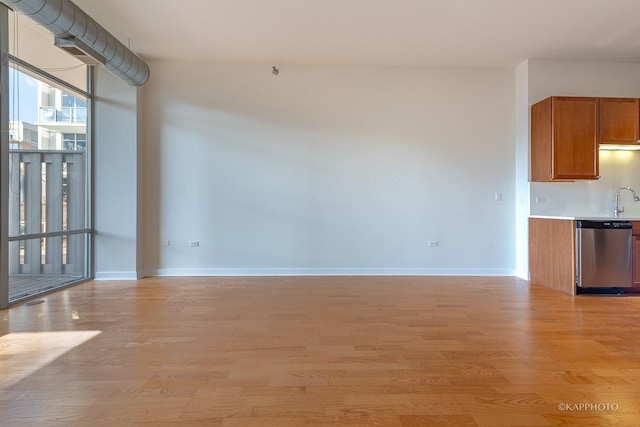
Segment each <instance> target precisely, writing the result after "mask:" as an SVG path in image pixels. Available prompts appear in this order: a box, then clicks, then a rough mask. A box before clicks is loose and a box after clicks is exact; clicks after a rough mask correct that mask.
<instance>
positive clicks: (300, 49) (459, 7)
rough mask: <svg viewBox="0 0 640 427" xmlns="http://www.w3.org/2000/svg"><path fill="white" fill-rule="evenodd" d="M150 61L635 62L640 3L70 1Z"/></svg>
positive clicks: (601, 0) (639, 34)
mask: <svg viewBox="0 0 640 427" xmlns="http://www.w3.org/2000/svg"><path fill="white" fill-rule="evenodd" d="M73 1H74V2H75V3H76V4H77V5H78V6H80V7H81V8H82V9H83V10H85V11H86V12H88V13H89V14H90V15H91V16H93V17H94V19H96V20H97V21H98V22H99V23H100V24H102V25H103V26H104V27H105V28H106V29H107V30H108V31H110V32H111V33H112V34H113V35H114V36H116V37H118V38H119V39H120V40H121V41H122V42H123V43H125V44H130V46H131V49H132V50H134V51H135V52H138V53H139V54H141V55H142V56H144V57H146V58H149V59H192V58H198V59H204V60H213V61H229V62H256V63H273V64H283V63H300V64H354V65H389V66H514V65H517V64H518V63H520V62H521V61H523V60H525V59H527V58H536V59H567V60H598V61H625V62H640V0H172V1H169V0H101V1H96V0H73Z"/></svg>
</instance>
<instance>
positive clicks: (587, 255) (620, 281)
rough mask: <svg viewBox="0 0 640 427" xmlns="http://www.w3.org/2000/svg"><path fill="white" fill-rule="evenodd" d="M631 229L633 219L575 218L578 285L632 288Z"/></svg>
mask: <svg viewBox="0 0 640 427" xmlns="http://www.w3.org/2000/svg"><path fill="white" fill-rule="evenodd" d="M631 228H632V227H631V222H630V221H576V284H577V285H578V286H579V287H581V288H628V287H631V285H632V279H631V262H632V261H631Z"/></svg>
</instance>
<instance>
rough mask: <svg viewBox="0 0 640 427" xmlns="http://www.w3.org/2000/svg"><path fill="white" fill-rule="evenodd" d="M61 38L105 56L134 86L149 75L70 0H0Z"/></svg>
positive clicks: (144, 65) (109, 65)
mask: <svg viewBox="0 0 640 427" xmlns="http://www.w3.org/2000/svg"><path fill="white" fill-rule="evenodd" d="M0 2H2V3H4V4H6V5H7V6H8V7H10V8H12V9H14V10H16V11H18V12H20V13H22V14H24V15H27V16H29V17H30V18H31V19H33V20H34V21H35V22H37V23H38V24H40V25H41V26H43V27H44V28H45V29H47V30H48V31H50V32H51V33H53V34H54V36H56V37H57V38H61V39H74V38H75V39H76V40H80V41H81V42H82V43H83V44H85V45H87V46H89V47H90V48H91V49H93V50H94V51H96V52H98V53H99V54H100V55H101V56H102V57H104V59H106V63H105V68H106V69H107V70H109V71H111V72H112V73H113V74H115V75H117V76H118V77H120V78H122V79H123V80H125V81H126V82H127V83H129V84H131V85H134V86H141V85H143V84H145V83H146V82H147V80H148V79H149V66H148V65H147V63H146V62H144V60H142V59H141V58H140V57H139V56H137V55H136V54H135V53H133V52H132V51H131V50H129V49H128V48H127V47H126V46H125V45H123V44H122V43H120V41H118V39H116V38H115V37H114V36H112V35H111V34H110V33H109V32H108V31H107V30H105V29H104V28H103V27H102V26H101V25H100V24H98V23H97V22H96V21H94V20H93V18H91V17H90V16H89V15H87V14H86V13H85V12H84V11H83V10H82V9H80V8H79V7H78V6H76V5H75V4H74V3H73V2H71V1H70V0H0Z"/></svg>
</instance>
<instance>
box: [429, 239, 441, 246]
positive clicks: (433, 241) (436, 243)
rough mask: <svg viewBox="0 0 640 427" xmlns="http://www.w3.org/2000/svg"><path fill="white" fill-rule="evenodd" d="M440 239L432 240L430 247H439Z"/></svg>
mask: <svg viewBox="0 0 640 427" xmlns="http://www.w3.org/2000/svg"><path fill="white" fill-rule="evenodd" d="M438 244H439V243H438V241H437V240H430V241H429V243H428V245H429V247H430V248H437V247H438Z"/></svg>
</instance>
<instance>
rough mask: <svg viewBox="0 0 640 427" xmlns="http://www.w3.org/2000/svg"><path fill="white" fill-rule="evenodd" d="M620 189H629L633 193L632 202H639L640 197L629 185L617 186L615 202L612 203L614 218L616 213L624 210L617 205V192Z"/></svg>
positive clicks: (618, 213)
mask: <svg viewBox="0 0 640 427" xmlns="http://www.w3.org/2000/svg"><path fill="white" fill-rule="evenodd" d="M620 190H629V191H631V193H632V194H633V201H634V202H640V197H638V195H637V194H636V192H635V191H634V190H633V189H632V188H631V187H620V188H618V190H617V191H616V202H615V204H614V205H613V216H614V217H616V218H617V217H618V215H620V214H621V213H622V212H624V208H619V207H618V194H619V193H620Z"/></svg>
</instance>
